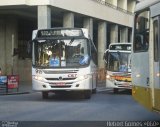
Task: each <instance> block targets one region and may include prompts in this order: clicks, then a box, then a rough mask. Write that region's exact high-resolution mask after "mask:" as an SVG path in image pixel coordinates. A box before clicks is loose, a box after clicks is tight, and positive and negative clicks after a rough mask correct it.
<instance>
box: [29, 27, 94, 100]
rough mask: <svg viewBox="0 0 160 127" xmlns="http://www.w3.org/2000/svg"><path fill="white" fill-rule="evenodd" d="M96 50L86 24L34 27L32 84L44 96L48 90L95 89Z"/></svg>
mask: <svg viewBox="0 0 160 127" xmlns="http://www.w3.org/2000/svg"><path fill="white" fill-rule="evenodd" d="M96 71H97V50H96V47H95V45H94V43H93V42H92V40H91V39H90V38H89V35H88V31H87V29H84V28H52V29H39V30H34V31H33V35H32V84H33V90H35V91H41V92H42V97H43V98H48V94H49V92H55V93H56V92H60V91H82V93H83V94H84V97H85V98H90V97H91V93H95V92H96V85H97V84H96V83H97V73H96Z"/></svg>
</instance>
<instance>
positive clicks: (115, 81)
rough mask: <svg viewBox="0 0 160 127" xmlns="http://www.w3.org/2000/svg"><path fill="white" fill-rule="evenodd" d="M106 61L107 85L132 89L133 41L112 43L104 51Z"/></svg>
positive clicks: (117, 88) (108, 86)
mask: <svg viewBox="0 0 160 127" xmlns="http://www.w3.org/2000/svg"><path fill="white" fill-rule="evenodd" d="M104 60H105V62H106V87H107V88H113V92H114V93H117V92H118V90H119V89H131V88H132V87H131V43H112V44H110V45H109V49H107V50H106V51H105V53H104Z"/></svg>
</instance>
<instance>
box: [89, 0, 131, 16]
mask: <svg viewBox="0 0 160 127" xmlns="http://www.w3.org/2000/svg"><path fill="white" fill-rule="evenodd" d="M92 1H95V2H98V3H100V4H102V5H105V6H108V7H111V8H113V9H116V10H119V11H121V12H124V13H127V14H130V15H133V13H132V12H131V11H128V10H125V9H123V8H120V7H118V6H115V5H113V4H110V3H108V2H106V1H102V0H92Z"/></svg>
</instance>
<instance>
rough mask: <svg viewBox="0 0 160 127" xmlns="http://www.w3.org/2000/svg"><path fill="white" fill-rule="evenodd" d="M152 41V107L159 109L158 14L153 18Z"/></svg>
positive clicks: (159, 42) (159, 23) (159, 32)
mask: <svg viewBox="0 0 160 127" xmlns="http://www.w3.org/2000/svg"><path fill="white" fill-rule="evenodd" d="M153 42H154V47H153V49H154V65H153V71H154V83H153V107H154V109H155V110H160V98H159V97H160V16H158V17H156V18H154V20H153Z"/></svg>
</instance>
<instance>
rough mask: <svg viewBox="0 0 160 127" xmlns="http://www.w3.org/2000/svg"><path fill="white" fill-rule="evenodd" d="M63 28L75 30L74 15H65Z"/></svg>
mask: <svg viewBox="0 0 160 127" xmlns="http://www.w3.org/2000/svg"><path fill="white" fill-rule="evenodd" d="M63 27H70V28H74V13H72V12H70V13H65V14H64V15H63Z"/></svg>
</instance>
